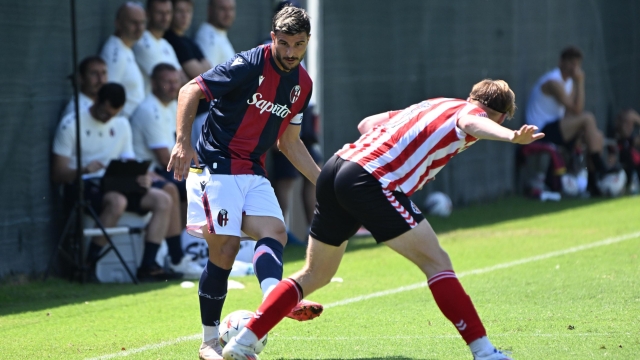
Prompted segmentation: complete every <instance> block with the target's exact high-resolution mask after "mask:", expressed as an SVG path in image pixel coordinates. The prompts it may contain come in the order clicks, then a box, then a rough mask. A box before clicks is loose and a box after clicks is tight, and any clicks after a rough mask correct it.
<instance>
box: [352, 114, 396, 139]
mask: <svg viewBox="0 0 640 360" xmlns="http://www.w3.org/2000/svg"><path fill="white" fill-rule="evenodd" d="M390 119H391V114H390V112H388V111H387V112H383V113H380V114H376V115H371V116H367V117H366V118H364V119H363V120H362V121H360V123H359V124H358V131H360V134H364V133H367V132H369V130H371V129H373V128H374V127H376V125H381V124H386V123H387V122H389V120H390Z"/></svg>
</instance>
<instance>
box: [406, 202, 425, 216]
mask: <svg viewBox="0 0 640 360" xmlns="http://www.w3.org/2000/svg"><path fill="white" fill-rule="evenodd" d="M409 202H411V209H412V210H413V212H414V213H416V214H422V211H420V209H418V207H417V206H416V204H414V203H413V201H411V200H409Z"/></svg>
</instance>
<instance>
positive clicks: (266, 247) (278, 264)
mask: <svg viewBox="0 0 640 360" xmlns="http://www.w3.org/2000/svg"><path fill="white" fill-rule="evenodd" d="M283 250H284V246H282V244H280V242H278V240H276V239H272V238H268V237H267V238H262V239H260V240H258V242H257V243H256V248H255V253H254V255H253V270H254V271H255V273H256V276H257V277H258V282H259V283H260V288H261V289H262V293H263V294H265V295H266V294H267V293H268V291H270V290H271V289H272V288H273V287H275V285H277V284H278V282H280V280H282V271H283V269H282V252H283Z"/></svg>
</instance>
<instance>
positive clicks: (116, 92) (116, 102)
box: [96, 82, 127, 108]
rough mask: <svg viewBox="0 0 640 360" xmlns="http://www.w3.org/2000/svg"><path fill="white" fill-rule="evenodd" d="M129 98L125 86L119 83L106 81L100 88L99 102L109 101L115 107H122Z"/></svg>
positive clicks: (97, 100) (97, 101)
mask: <svg viewBox="0 0 640 360" xmlns="http://www.w3.org/2000/svg"><path fill="white" fill-rule="evenodd" d="M126 100H127V96H126V93H125V91H124V87H123V86H122V85H120V84H118V83H113V82H111V83H106V84H104V85H102V87H100V90H98V98H97V99H96V103H97V104H104V102H105V101H108V102H109V104H111V106H113V107H114V108H119V107H122V106H123V105H124V103H125V101H126Z"/></svg>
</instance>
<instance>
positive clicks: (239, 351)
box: [222, 337, 260, 360]
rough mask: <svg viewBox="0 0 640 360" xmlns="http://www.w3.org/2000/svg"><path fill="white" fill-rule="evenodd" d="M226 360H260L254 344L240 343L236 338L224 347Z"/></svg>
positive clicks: (223, 352) (223, 351)
mask: <svg viewBox="0 0 640 360" xmlns="http://www.w3.org/2000/svg"><path fill="white" fill-rule="evenodd" d="M222 357H223V358H224V360H260V358H259V357H258V355H256V351H255V349H254V348H253V346H246V345H242V344H238V343H237V342H236V338H235V337H234V338H232V339H231V340H230V341H229V342H228V343H227V345H225V346H224V349H222Z"/></svg>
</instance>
